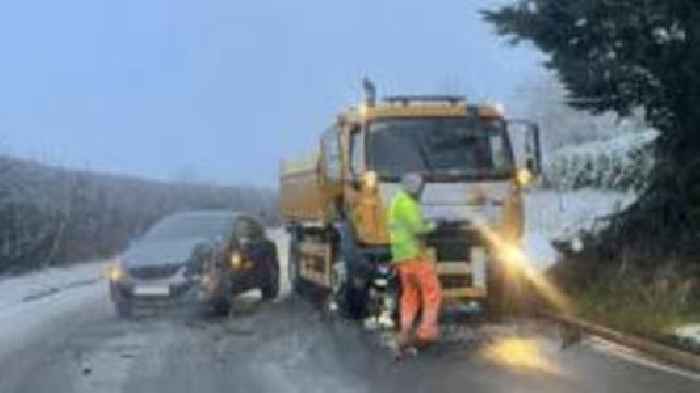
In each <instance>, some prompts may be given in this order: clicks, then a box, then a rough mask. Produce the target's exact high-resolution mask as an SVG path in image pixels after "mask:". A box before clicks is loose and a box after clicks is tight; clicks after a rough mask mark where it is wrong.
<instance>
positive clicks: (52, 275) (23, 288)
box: [0, 261, 107, 313]
mask: <svg viewBox="0 0 700 393" xmlns="http://www.w3.org/2000/svg"><path fill="white" fill-rule="evenodd" d="M106 265H107V262H105V261H94V262H87V263H81V264H76V265H72V266H68V267H54V268H49V269H46V270H40V271H36V272H32V273H27V274H23V275H19V276H5V277H3V276H0V313H3V311H4V310H5V309H7V308H9V307H11V306H14V305H16V304H18V303H25V302H30V301H33V300H38V299H41V298H43V297H46V296H52V295H54V294H57V293H59V292H61V291H64V290H68V289H70V288H74V287H77V286H82V285H88V284H91V283H94V282H96V281H97V280H99V279H100V278H101V277H102V275H103V273H104V269H105V268H106Z"/></svg>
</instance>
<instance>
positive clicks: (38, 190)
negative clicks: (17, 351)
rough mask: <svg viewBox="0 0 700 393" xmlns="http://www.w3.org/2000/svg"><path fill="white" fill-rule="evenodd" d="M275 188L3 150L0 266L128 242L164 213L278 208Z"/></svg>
mask: <svg viewBox="0 0 700 393" xmlns="http://www.w3.org/2000/svg"><path fill="white" fill-rule="evenodd" d="M275 206H276V196H275V195H274V193H273V192H272V191H267V190H261V189H255V188H250V187H248V188H243V187H214V186H206V185H194V184H182V183H181V184H170V183H164V182H157V181H147V180H142V179H137V178H132V177H125V176H114V175H107V174H96V173H91V172H87V171H72V170H67V169H63V168H56V167H50V166H45V165H40V164H37V163H34V162H30V161H24V160H17V159H12V158H7V157H2V156H0V273H1V272H6V271H21V270H28V269H32V268H36V267H40V266H46V265H51V264H60V263H64V262H72V261H77V260H84V259H89V258H95V257H104V256H109V255H112V254H113V253H115V252H117V251H119V250H120V249H122V248H123V247H124V246H125V245H126V244H127V243H128V241H129V240H130V239H132V238H133V237H134V236H137V235H139V234H141V233H142V232H143V231H144V230H145V229H146V228H147V227H148V226H150V225H151V224H152V223H154V222H155V221H156V220H158V219H159V218H161V217H163V216H164V215H167V214H170V213H172V212H176V211H180V210H191V209H222V208H225V209H233V210H239V211H244V212H249V213H254V214H257V213H260V212H261V211H264V212H266V213H268V217H271V218H273V219H274V216H275V215H276V208H275Z"/></svg>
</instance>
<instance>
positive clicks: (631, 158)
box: [544, 131, 657, 191]
mask: <svg viewBox="0 0 700 393" xmlns="http://www.w3.org/2000/svg"><path fill="white" fill-rule="evenodd" d="M656 137H657V132H656V131H643V132H634V133H626V134H623V135H621V136H618V137H616V138H612V139H609V140H603V141H595V142H588V143H583V144H580V145H576V146H567V147H564V148H561V149H558V150H556V151H554V152H553V153H552V154H551V155H550V157H549V158H548V160H547V164H546V165H545V182H544V185H545V187H551V188H557V189H562V190H576V189H580V188H597V189H603V190H616V191H637V190H640V189H642V188H643V187H644V186H645V185H646V179H647V178H648V174H649V172H650V170H651V168H652V166H653V163H654V161H653V154H652V142H653V141H654V139H655V138H656Z"/></svg>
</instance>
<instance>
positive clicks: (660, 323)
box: [572, 280, 700, 339]
mask: <svg viewBox="0 0 700 393" xmlns="http://www.w3.org/2000/svg"><path fill="white" fill-rule="evenodd" d="M650 292H653V291H649V290H647V289H645V288H644V287H634V286H632V285H629V284H625V283H624V282H621V281H619V280H615V282H604V283H599V284H595V285H593V286H591V287H590V288H588V289H587V290H584V291H581V292H579V293H577V294H575V295H574V296H572V299H573V305H574V308H575V309H574V312H575V314H576V315H577V316H578V317H581V318H583V319H588V320H591V321H596V322H599V323H602V324H603V325H605V326H608V327H611V328H613V329H617V330H621V331H625V332H629V333H634V334H638V335H642V336H646V337H650V338H656V339H661V338H663V337H667V336H669V335H671V334H673V329H674V328H676V327H678V326H682V325H686V324H690V323H698V322H700V305H698V304H691V303H690V302H687V301H686V302H683V301H679V300H678V296H677V295H678V294H674V293H665V294H654V295H650ZM674 295H675V296H674Z"/></svg>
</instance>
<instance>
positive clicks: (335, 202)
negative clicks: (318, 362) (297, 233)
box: [321, 126, 343, 220]
mask: <svg viewBox="0 0 700 393" xmlns="http://www.w3.org/2000/svg"><path fill="white" fill-rule="evenodd" d="M340 135H341V134H340V129H339V128H338V127H336V126H333V127H331V128H329V129H328V130H327V131H326V132H324V133H323V135H322V137H321V176H322V179H323V182H322V194H323V196H322V199H323V203H324V206H326V209H327V210H326V214H325V216H326V217H328V218H329V219H330V220H333V219H334V218H336V217H337V215H338V213H339V209H340V208H341V206H342V195H343V159H342V153H341V146H342V144H341V141H340Z"/></svg>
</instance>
